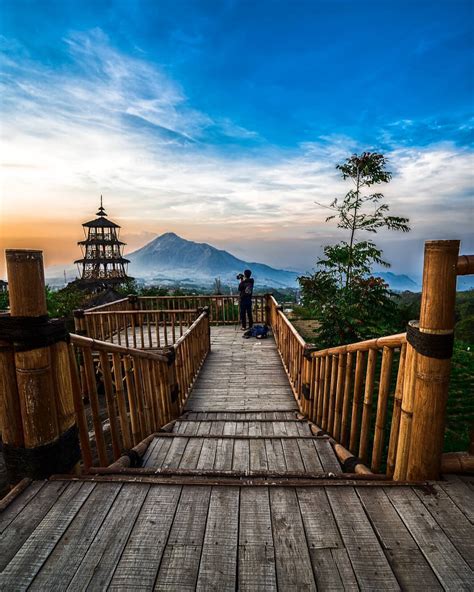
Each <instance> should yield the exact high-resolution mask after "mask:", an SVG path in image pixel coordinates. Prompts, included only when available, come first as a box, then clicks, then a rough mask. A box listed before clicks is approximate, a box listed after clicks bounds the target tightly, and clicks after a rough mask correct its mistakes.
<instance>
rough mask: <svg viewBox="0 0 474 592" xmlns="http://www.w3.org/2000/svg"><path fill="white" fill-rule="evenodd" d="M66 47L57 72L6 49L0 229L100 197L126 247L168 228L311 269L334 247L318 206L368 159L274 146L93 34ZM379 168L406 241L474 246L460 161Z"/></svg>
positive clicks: (420, 153)
mask: <svg viewBox="0 0 474 592" xmlns="http://www.w3.org/2000/svg"><path fill="white" fill-rule="evenodd" d="M64 46H65V49H66V57H65V62H64V65H63V67H62V68H59V69H58V68H55V69H49V68H48V67H46V66H44V65H43V64H38V63H36V62H35V61H34V60H33V59H31V58H29V57H27V55H26V52H25V51H22V49H21V48H19V47H18V46H16V45H15V44H12V43H10V44H8V47H7V50H8V51H7V52H6V54H5V55H4V57H3V61H2V71H3V80H2V83H1V84H2V87H1V91H2V93H3V97H4V101H3V104H2V110H3V114H2V119H3V122H4V123H3V130H2V137H1V160H2V177H3V189H2V219H3V224H5V225H8V224H9V223H13V222H15V221H17V219H18V218H19V217H21V216H30V217H31V215H32V214H34V213H35V212H38V210H39V208H41V214H42V216H44V217H49V218H50V219H51V220H57V221H60V220H68V221H71V220H73V221H77V223H78V224H79V222H80V221H81V220H83V219H84V218H85V217H87V216H88V215H89V214H90V213H91V211H92V210H93V208H95V206H96V201H97V197H98V195H99V194H100V193H104V194H105V197H106V203H107V205H108V207H109V209H110V210H111V214H112V213H113V214H114V215H115V216H116V217H117V216H118V217H119V218H120V220H121V222H122V225H123V226H124V231H125V237H126V233H127V230H128V231H129V232H130V234H131V235H132V234H133V235H135V236H136V235H137V233H140V232H143V238H144V242H145V240H148V239H149V236H150V234H149V233H150V232H153V231H156V232H159V231H164V230H175V231H177V232H183V233H185V234H186V236H187V237H188V238H196V239H199V240H206V241H208V242H211V243H212V242H215V243H217V244H219V246H222V247H226V246H235V247H236V248H238V245H239V244H240V243H241V242H243V243H246V245H247V246H245V245H244V246H243V247H241V252H240V253H239V254H241V255H245V256H246V257H247V258H250V259H254V260H258V259H259V257H260V258H261V259H263V260H264V261H265V262H268V263H270V264H273V265H282V266H285V267H292V268H296V269H307V268H308V267H309V266H311V264H312V262H313V261H314V259H315V257H316V255H317V253H318V251H319V250H320V248H321V245H322V244H325V243H326V242H331V241H335V240H337V239H338V238H340V237H341V234H340V231H338V230H337V229H335V228H334V227H331V226H329V225H326V224H325V223H324V219H325V217H326V211H325V210H324V208H322V207H320V206H317V205H316V204H315V201H318V202H322V203H328V202H329V201H330V200H332V198H333V197H335V196H341V195H343V194H344V193H345V191H346V190H347V184H346V183H344V182H343V181H342V180H341V179H340V178H338V176H337V174H336V173H337V171H336V169H335V164H336V163H338V162H341V161H342V160H343V159H344V158H346V157H347V156H348V155H349V154H350V153H351V152H352V151H354V150H360V149H363V148H365V147H363V146H359V145H358V143H357V142H356V141H355V140H353V139H351V138H347V137H343V136H329V137H316V138H315V139H314V141H313V142H305V143H302V144H300V145H299V146H298V147H297V148H296V149H291V150H290V149H286V150H285V149H282V148H278V147H276V146H272V145H270V144H269V143H268V142H266V141H265V139H264V138H262V137H261V136H260V135H259V134H258V132H257V131H253V130H249V129H246V128H244V127H242V126H241V125H239V124H237V123H235V122H233V121H232V120H231V119H229V118H227V117H226V116H225V115H222V116H220V117H212V116H211V115H209V114H207V113H203V112H201V111H199V110H196V109H193V107H192V106H191V105H190V104H189V100H188V99H187V98H186V95H185V92H184V90H183V88H181V86H180V85H179V84H178V83H177V82H176V81H175V80H173V79H172V77H171V76H170V75H169V74H168V73H167V72H166V70H165V68H161V69H160V68H158V67H157V66H155V65H151V64H150V63H149V62H147V61H146V59H145V58H144V57H135V56H129V55H125V54H123V53H121V52H119V51H118V50H116V49H115V48H113V47H112V46H111V45H110V43H109V41H108V39H107V37H106V36H105V35H104V33H103V32H102V31H100V30H94V31H92V32H89V33H87V34H86V33H74V34H70V35H69V36H68V37H67V38H65V39H64ZM406 125H411V124H406ZM388 157H389V160H390V166H391V168H392V170H393V172H394V178H393V181H392V183H391V184H390V185H389V186H388V187H387V188H385V190H384V192H385V194H386V196H387V198H388V199H389V202H390V204H391V207H392V211H393V213H395V214H400V215H408V216H409V217H410V219H411V224H412V227H413V233H412V235H410V236H412V237H413V240H418V241H421V240H422V239H424V238H433V237H438V236H439V235H440V233H441V234H443V235H444V234H446V232H447V233H448V234H449V235H450V236H461V237H467V236H468V235H469V233H470V230H471V227H472V224H473V222H474V221H473V211H472V207H473V206H472V203H473V202H472V197H473V196H472V190H471V188H472V185H473V180H474V179H473V175H472V165H473V158H472V152H471V151H470V150H469V149H466V148H459V147H456V146H455V145H454V144H453V143H444V144H433V145H430V146H424V147H416V146H411V147H407V146H405V145H400V146H398V147H397V146H395V147H394V148H393V149H391V150H390V151H389V153H388ZM78 234H79V228H78ZM73 240H74V239H73V238H72V240H71V243H72V245H71V250H72V249H74V248H75V247H74V243H73ZM381 240H382V242H383V244H382V246H384V245H386V246H387V249H388V251H387V252H388V255H389V256H390V254H392V255H393V256H394V258H395V261H396V262H397V263H398V264H399V267H400V268H401V267H402V265H405V266H406V265H407V261H406V258H405V260H404V259H403V257H399V256H398V255H397V253H399V252H400V249H401V251H402V252H406V253H408V252H409V247H407V248H404V246H403V245H404V242H403V241H404V240H405V239H401V238H400V237H394V236H393V235H392V236H390V235H388V234H387V235H385V234H383V235H382V236H381ZM278 245H280V247H281V245H286V247H287V248H285V249H281V248H279V247H278ZM46 248H47V247H46ZM250 251H251V252H250ZM71 252H72V251H71ZM272 253H273V255H272ZM69 258H70V254H69V252H67V254H65V261H66V260H68V259H69Z"/></svg>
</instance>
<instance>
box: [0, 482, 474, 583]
mask: <svg viewBox="0 0 474 592" xmlns="http://www.w3.org/2000/svg"><path fill="white" fill-rule="evenodd" d="M473 502H474V482H473V481H472V480H466V479H465V480H461V479H458V480H455V481H447V482H443V483H438V484H436V485H435V486H434V493H431V494H427V493H426V492H424V491H423V490H420V489H417V488H415V487H408V486H402V487H390V486H385V487H383V486H382V485H377V486H375V487H363V486H362V485H361V486H356V487H349V486H333V487H332V486H324V487H322V486H321V487H318V486H315V487H233V486H214V487H210V486H205V485H204V486H193V485H186V486H179V485H153V484H145V483H137V482H130V483H114V482H87V481H49V482H37V483H34V484H33V485H31V486H30V487H29V488H28V489H27V490H26V491H25V492H23V493H22V494H21V495H20V496H19V497H18V498H17V499H16V500H15V501H13V503H12V504H10V506H9V507H8V508H7V509H6V510H5V511H4V512H3V513H2V514H0V534H1V537H0V558H1V559H0V570H1V572H0V589H1V590H6V591H10V590H11V591H17V590H26V589H29V590H37V591H49V590H108V589H110V590H123V591H126V590H153V589H154V590H164V591H172V592H175V591H176V592H180V591H182V590H216V591H219V592H223V591H227V590H229V591H230V590H232V591H233V590H245V591H247V590H248V591H254V590H280V591H282V592H283V591H287V590H295V591H297V590H316V589H318V590H345V589H349V590H359V589H361V590H400V589H402V590H442V589H445V590H453V591H457V590H472V589H473V586H474V573H473V571H472V568H473V565H474V549H473V546H474V525H473V522H472V519H470V515H471V516H472V508H473V507H474V504H473Z"/></svg>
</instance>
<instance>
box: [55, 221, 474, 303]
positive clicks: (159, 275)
mask: <svg viewBox="0 0 474 592" xmlns="http://www.w3.org/2000/svg"><path fill="white" fill-rule="evenodd" d="M126 257H127V258H128V259H130V264H129V269H128V271H129V274H130V275H131V276H133V277H134V278H135V279H136V280H138V282H139V283H142V284H144V285H161V286H169V287H171V286H178V287H181V288H189V289H192V288H207V289H209V288H211V287H212V285H213V284H214V280H215V279H216V278H219V279H220V280H221V284H222V286H223V288H225V289H226V291H227V292H228V291H229V290H230V289H231V288H232V287H234V289H235V276H236V274H237V273H241V272H242V271H243V270H244V269H246V268H249V269H251V270H252V273H253V277H254V278H255V281H256V286H257V288H258V289H260V290H264V289H285V288H291V289H298V287H299V285H298V282H297V278H298V276H299V275H301V274H302V273H305V272H307V271H308V270H305V269H301V270H285V269H276V268H274V267H271V266H269V265H265V264H264V263H258V262H256V261H244V260H242V259H239V258H238V257H235V256H234V255H232V254H231V253H229V252H228V251H225V250H222V249H217V248H216V247H213V246H212V245H209V244H208V243H198V242H194V241H190V240H186V239H185V238H182V237H180V236H178V235H177V234H175V233H174V232H166V233H165V234H162V235H160V236H157V237H156V238H154V239H153V240H152V241H150V242H149V243H147V244H146V245H144V246H143V247H141V248H140V249H138V250H136V251H133V252H132V253H129V254H126ZM64 272H66V278H67V281H71V280H72V279H74V278H75V277H76V275H77V269H76V267H75V266H73V265H66V266H61V265H56V266H54V267H50V268H48V269H47V270H46V279H47V281H48V284H49V285H50V286H51V287H54V288H59V287H63V286H64V283H65V282H64ZM374 275H376V276H378V277H381V278H382V279H383V280H385V282H387V284H388V285H389V286H390V289H391V290H394V291H396V292H405V291H409V292H419V291H421V283H420V281H417V280H416V279H415V278H412V277H410V276H408V275H406V274H396V273H392V272H390V271H374ZM473 287H474V278H473V277H469V276H468V277H460V278H459V280H458V290H459V291H463V290H469V289H472V288H473Z"/></svg>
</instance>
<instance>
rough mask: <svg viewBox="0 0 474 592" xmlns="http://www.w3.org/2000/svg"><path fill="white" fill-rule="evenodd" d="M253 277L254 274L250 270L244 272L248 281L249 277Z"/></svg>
mask: <svg viewBox="0 0 474 592" xmlns="http://www.w3.org/2000/svg"><path fill="white" fill-rule="evenodd" d="M251 275H252V272H251V271H250V269H246V270H245V271H244V276H245V277H246V278H247V279H249V277H250V276H251Z"/></svg>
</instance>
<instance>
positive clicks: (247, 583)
mask: <svg viewBox="0 0 474 592" xmlns="http://www.w3.org/2000/svg"><path fill="white" fill-rule="evenodd" d="M238 589H239V591H240V592H255V591H256V590H259V591H261V592H263V591H265V592H276V591H277V590H278V588H277V580H276V567H275V550H274V548H273V546H264V545H241V546H240V547H239V588H238ZM288 589H289V590H291V588H288ZM280 590H282V588H280Z"/></svg>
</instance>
